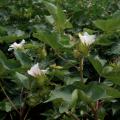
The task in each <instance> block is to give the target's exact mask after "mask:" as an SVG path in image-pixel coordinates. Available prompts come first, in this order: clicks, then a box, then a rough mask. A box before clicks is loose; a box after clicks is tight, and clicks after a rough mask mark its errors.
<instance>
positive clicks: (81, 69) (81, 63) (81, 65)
mask: <svg viewBox="0 0 120 120" xmlns="http://www.w3.org/2000/svg"><path fill="white" fill-rule="evenodd" d="M83 62H84V57H83V56H82V57H81V58H80V78H81V81H82V82H84V79H83Z"/></svg>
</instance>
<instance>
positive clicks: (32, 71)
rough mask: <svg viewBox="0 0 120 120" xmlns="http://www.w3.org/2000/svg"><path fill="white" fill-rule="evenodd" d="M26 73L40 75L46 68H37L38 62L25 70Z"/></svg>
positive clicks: (34, 75)
mask: <svg viewBox="0 0 120 120" xmlns="http://www.w3.org/2000/svg"><path fill="white" fill-rule="evenodd" d="M27 73H28V74H29V75H31V76H33V77H37V76H41V75H45V74H46V73H47V70H41V69H40V68H39V64H38V63H37V64H35V65H33V66H32V67H31V68H30V70H28V71H27Z"/></svg>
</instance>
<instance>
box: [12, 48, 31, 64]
mask: <svg viewBox="0 0 120 120" xmlns="http://www.w3.org/2000/svg"><path fill="white" fill-rule="evenodd" d="M14 54H15V57H16V58H17V60H19V61H20V63H21V65H23V66H30V65H31V63H32V61H31V59H30V57H29V56H28V55H27V54H25V53H24V52H23V51H22V50H20V49H16V50H15V51H14Z"/></svg>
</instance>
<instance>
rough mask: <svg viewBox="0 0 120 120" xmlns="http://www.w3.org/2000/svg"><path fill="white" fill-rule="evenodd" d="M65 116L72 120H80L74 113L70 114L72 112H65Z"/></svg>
mask: <svg viewBox="0 0 120 120" xmlns="http://www.w3.org/2000/svg"><path fill="white" fill-rule="evenodd" d="M65 114H66V115H67V116H69V117H72V118H73V119H74V120H80V119H79V118H78V117H77V115H75V114H74V113H72V112H66V113H65Z"/></svg>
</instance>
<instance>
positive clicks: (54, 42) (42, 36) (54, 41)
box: [33, 31, 64, 50]
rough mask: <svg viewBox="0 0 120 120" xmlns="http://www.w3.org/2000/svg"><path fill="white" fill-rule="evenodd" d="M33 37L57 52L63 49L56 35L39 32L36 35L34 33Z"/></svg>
mask: <svg viewBox="0 0 120 120" xmlns="http://www.w3.org/2000/svg"><path fill="white" fill-rule="evenodd" d="M33 36H34V37H35V38H37V39H39V40H41V41H42V42H44V43H46V44H48V45H50V46H51V47H52V48H53V49H56V50H59V49H64V48H63V46H62V45H61V44H60V43H59V41H58V40H59V38H58V35H57V34H56V33H48V32H45V31H39V32H38V33H34V34H33Z"/></svg>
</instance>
